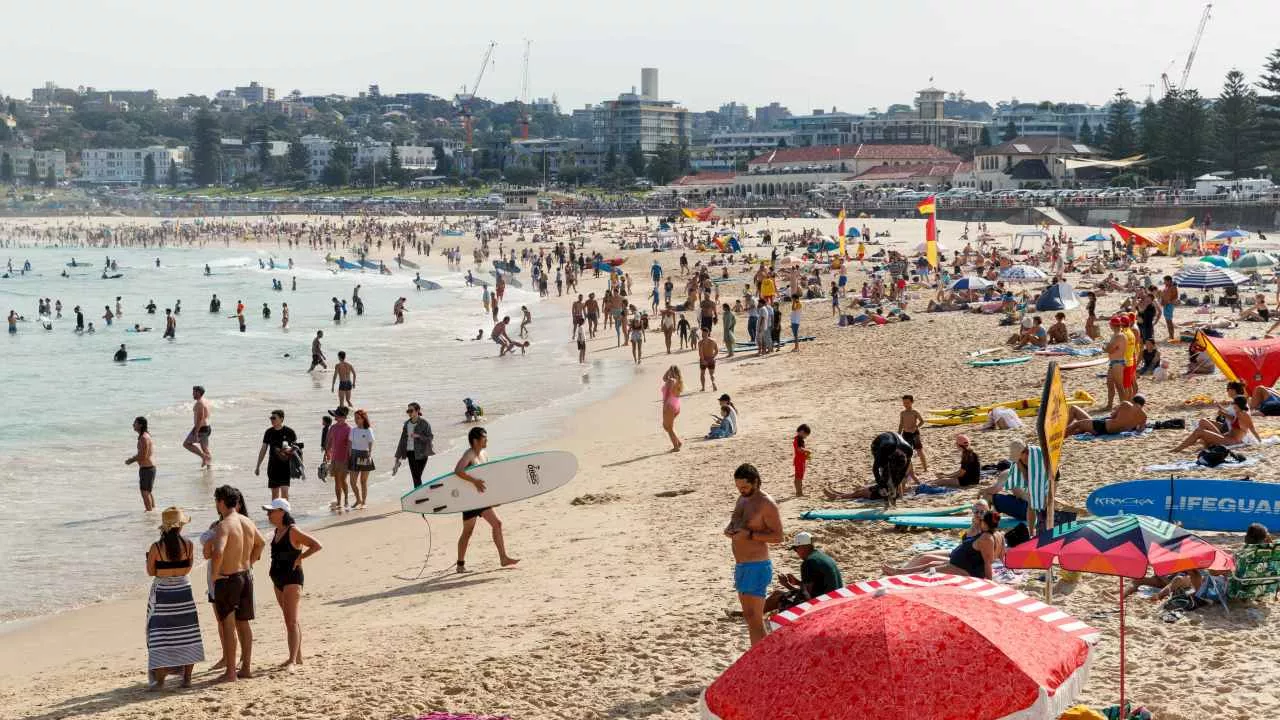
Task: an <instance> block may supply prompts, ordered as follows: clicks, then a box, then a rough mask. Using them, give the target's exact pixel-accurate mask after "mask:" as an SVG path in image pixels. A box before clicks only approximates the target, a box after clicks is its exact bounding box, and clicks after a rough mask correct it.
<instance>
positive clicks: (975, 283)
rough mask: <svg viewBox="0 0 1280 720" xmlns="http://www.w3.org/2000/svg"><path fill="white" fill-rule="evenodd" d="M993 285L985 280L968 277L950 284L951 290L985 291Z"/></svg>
mask: <svg viewBox="0 0 1280 720" xmlns="http://www.w3.org/2000/svg"><path fill="white" fill-rule="evenodd" d="M992 285H995V283H993V282H991V281H990V280H987V279H985V278H980V277H974V276H973V275H968V276H965V277H962V278H959V279H958V280H956V281H955V282H953V283H951V289H952V290H986V289H987V288H989V287H991V286H992Z"/></svg>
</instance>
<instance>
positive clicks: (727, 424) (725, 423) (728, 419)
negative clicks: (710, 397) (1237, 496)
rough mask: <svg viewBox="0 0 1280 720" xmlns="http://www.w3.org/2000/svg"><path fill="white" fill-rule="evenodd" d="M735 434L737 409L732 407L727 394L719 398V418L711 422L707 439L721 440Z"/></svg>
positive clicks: (736, 431)
mask: <svg viewBox="0 0 1280 720" xmlns="http://www.w3.org/2000/svg"><path fill="white" fill-rule="evenodd" d="M713 417H714V416H713ZM737 434H738V408H736V407H734V404H733V400H732V399H730V398H729V394H728V393H725V394H724V395H721V396H720V417H716V418H715V419H714V420H713V421H712V422H711V429H710V430H708V431H707V439H708V440H722V439H724V438H728V437H733V436H734V435H737Z"/></svg>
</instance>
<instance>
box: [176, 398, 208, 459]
mask: <svg viewBox="0 0 1280 720" xmlns="http://www.w3.org/2000/svg"><path fill="white" fill-rule="evenodd" d="M191 399H193V400H195V404H193V405H192V407H191V414H192V416H193V418H192V422H191V432H189V433H187V439H186V440H184V441H182V447H184V448H186V449H187V450H188V451H189V452H190V453H191V454H193V455H199V456H200V468H201V469H204V468H207V467H209V466H210V465H212V464H213V455H212V454H211V453H210V452H209V436H210V435H211V434H213V428H211V427H209V418H210V417H211V415H212V413H211V412H210V410H209V401H208V400H205V399H204V388H203V387H202V386H200V385H196V386H194V387H192V388H191Z"/></svg>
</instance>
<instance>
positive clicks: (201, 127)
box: [191, 110, 222, 187]
mask: <svg viewBox="0 0 1280 720" xmlns="http://www.w3.org/2000/svg"><path fill="white" fill-rule="evenodd" d="M192 135H193V141H192V152H191V179H192V180H194V181H195V183H196V184H197V185H200V186H202V187H203V186H208V185H213V184H215V183H217V182H218V177H219V176H220V175H221V174H222V173H221V167H220V166H219V163H220V162H221V155H222V134H221V133H220V132H219V131H218V120H217V118H215V117H214V116H213V113H211V112H209V111H208V110H201V111H200V113H199V114H198V115H196V119H195V126H194V127H193V129H192Z"/></svg>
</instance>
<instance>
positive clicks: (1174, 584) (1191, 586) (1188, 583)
mask: <svg viewBox="0 0 1280 720" xmlns="http://www.w3.org/2000/svg"><path fill="white" fill-rule="evenodd" d="M1268 542H1271V535H1270V533H1268V532H1267V526H1266V525H1263V524H1262V523H1252V524H1250V525H1249V527H1248V528H1247V529H1246V530H1245V533H1244V544H1245V547H1248V546H1250V545H1265V544H1266V543H1268ZM1231 555H1232V556H1233V557H1235V556H1236V554H1235V553H1231ZM1232 572H1234V570H1192V571H1191V572H1189V573H1178V574H1177V575H1174V576H1172V577H1168V576H1154V577H1151V578H1143V579H1142V580H1135V581H1133V582H1132V583H1131V584H1130V585H1129V587H1128V589H1126V590H1125V596H1126V597H1128V596H1130V595H1133V594H1134V593H1135V592H1137V591H1138V588H1140V587H1142V586H1144V585H1145V586H1148V587H1159V588H1162V589H1161V590H1160V592H1158V593H1156V594H1155V595H1152V596H1151V598H1150V600H1151V602H1153V603H1155V602H1161V601H1163V600H1164V599H1165V598H1167V597H1169V596H1170V595H1174V594H1180V593H1184V592H1186V591H1188V590H1190V591H1192V592H1191V597H1192V598H1193V599H1194V603H1195V607H1197V608H1198V607H1202V606H1204V605H1211V604H1213V603H1214V602H1215V601H1217V598H1219V597H1221V594H1222V593H1223V592H1225V587H1222V586H1220V585H1218V584H1216V583H1215V586H1214V587H1213V588H1212V589H1211V590H1212V592H1208V590H1210V588H1206V587H1205V580H1208V579H1210V578H1223V577H1225V576H1229V575H1230V574H1231V573H1232Z"/></svg>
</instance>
